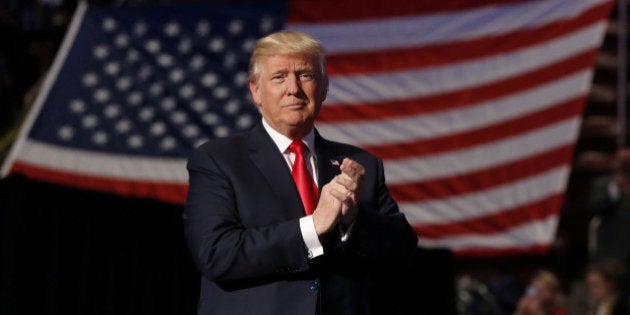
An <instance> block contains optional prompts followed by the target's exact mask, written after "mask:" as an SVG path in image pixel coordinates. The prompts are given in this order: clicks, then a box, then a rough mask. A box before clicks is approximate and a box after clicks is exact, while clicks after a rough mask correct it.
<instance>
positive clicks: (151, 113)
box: [138, 107, 155, 121]
mask: <svg viewBox="0 0 630 315" xmlns="http://www.w3.org/2000/svg"><path fill="white" fill-rule="evenodd" d="M153 117H155V110H154V109H153V108H151V107H144V108H142V109H141V110H140V112H138V118H139V119H140V120H141V121H149V120H152V119H153Z"/></svg>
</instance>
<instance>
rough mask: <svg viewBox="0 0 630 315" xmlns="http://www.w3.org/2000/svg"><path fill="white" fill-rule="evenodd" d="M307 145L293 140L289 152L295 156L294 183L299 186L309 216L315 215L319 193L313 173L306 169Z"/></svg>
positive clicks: (292, 173) (292, 172)
mask: <svg viewBox="0 0 630 315" xmlns="http://www.w3.org/2000/svg"><path fill="white" fill-rule="evenodd" d="M305 147H306V145H305V144H304V143H303V142H302V141H301V140H293V142H292V143H291V145H289V151H291V152H293V154H295V161H294V162H293V170H292V171H291V175H293V181H295V185H296V186H297V189H298V192H299V193H300V198H302V204H303V205H304V210H305V211H306V214H307V215H310V214H313V211H315V208H316V207H317V199H318V196H317V194H318V191H317V185H315V181H313V177H312V176H311V173H310V172H309V171H308V168H307V167H306V161H305V160H304V154H303V153H304V149H305Z"/></svg>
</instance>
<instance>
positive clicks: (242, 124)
mask: <svg viewBox="0 0 630 315" xmlns="http://www.w3.org/2000/svg"><path fill="white" fill-rule="evenodd" d="M253 123H254V118H253V117H252V115H248V114H244V115H241V116H239V117H238V118H237V119H236V126H238V128H240V129H241V130H245V129H248V128H249V127H251V126H252V124H253Z"/></svg>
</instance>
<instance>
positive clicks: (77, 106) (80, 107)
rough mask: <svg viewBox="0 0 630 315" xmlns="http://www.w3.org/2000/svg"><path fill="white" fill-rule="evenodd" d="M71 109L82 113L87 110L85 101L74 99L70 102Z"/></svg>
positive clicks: (76, 112)
mask: <svg viewBox="0 0 630 315" xmlns="http://www.w3.org/2000/svg"><path fill="white" fill-rule="evenodd" d="M69 107H70V111H71V112H73V113H75V114H80V113H83V112H84V111H85V102H84V101H82V100H80V99H73V100H71V101H70V104H69Z"/></svg>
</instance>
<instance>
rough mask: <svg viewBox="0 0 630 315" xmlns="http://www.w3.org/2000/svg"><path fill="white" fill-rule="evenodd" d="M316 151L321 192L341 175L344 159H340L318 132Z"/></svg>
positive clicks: (318, 181)
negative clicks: (340, 168)
mask: <svg viewBox="0 0 630 315" xmlns="http://www.w3.org/2000/svg"><path fill="white" fill-rule="evenodd" d="M315 151H316V154H317V170H318V177H319V178H318V179H317V185H318V186H319V190H320V191H321V190H322V187H323V186H324V185H326V184H327V183H329V182H330V181H331V180H332V179H333V177H335V176H337V175H339V173H341V171H340V170H339V166H340V165H341V162H342V160H343V159H339V157H338V156H337V155H336V153H335V152H334V150H333V149H332V148H331V146H330V145H329V144H328V141H327V140H326V139H324V138H322V137H321V136H320V135H319V133H318V132H317V130H316V131H315Z"/></svg>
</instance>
